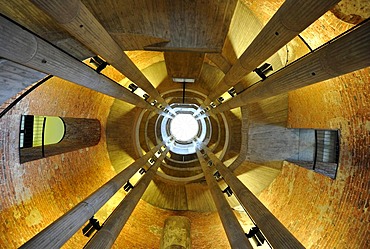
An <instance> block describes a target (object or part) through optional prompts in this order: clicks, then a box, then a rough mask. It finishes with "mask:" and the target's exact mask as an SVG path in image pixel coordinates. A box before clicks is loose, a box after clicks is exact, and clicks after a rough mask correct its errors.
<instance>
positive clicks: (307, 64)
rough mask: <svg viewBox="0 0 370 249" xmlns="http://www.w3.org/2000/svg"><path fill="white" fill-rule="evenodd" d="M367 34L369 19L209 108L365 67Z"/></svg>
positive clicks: (244, 101)
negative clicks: (234, 95) (232, 96)
mask: <svg viewBox="0 0 370 249" xmlns="http://www.w3.org/2000/svg"><path fill="white" fill-rule="evenodd" d="M369 34H370V21H367V22H365V23H363V24H362V25H359V26H357V27H355V28H354V29H353V30H351V31H349V32H348V33H346V34H344V35H342V36H340V37H338V38H335V39H334V40H332V41H330V42H329V43H327V44H326V45H324V46H322V47H320V48H318V49H316V50H314V51H313V52H311V53H310V54H308V55H306V56H304V57H302V58H301V59H299V60H297V61H296V62H293V63H292V64H290V65H288V66H287V67H285V68H283V69H281V70H280V71H278V72H276V73H274V74H272V75H270V76H269V77H267V79H266V80H264V81H261V82H259V83H257V84H256V85H254V86H252V87H250V88H248V89H247V90H245V91H244V92H242V93H241V94H239V95H237V96H236V97H234V98H232V99H230V100H229V101H226V102H224V103H223V104H221V105H219V106H217V107H216V108H215V109H213V110H212V112H213V113H218V112H223V111H226V110H230V109H233V108H236V107H239V106H243V105H246V104H248V103H252V102H256V101H259V100H262V99H266V98H270V97H273V96H276V95H279V94H282V93H287V92H289V91H293V90H296V89H299V88H302V87H305V86H309V85H312V84H315V83H318V82H321V81H324V80H328V79H331V78H334V77H338V76H340V75H343V74H346V73H350V72H353V71H356V70H359V69H362V68H365V67H368V66H370V53H369V48H370V35H369Z"/></svg>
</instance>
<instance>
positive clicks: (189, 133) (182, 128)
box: [170, 114, 199, 142]
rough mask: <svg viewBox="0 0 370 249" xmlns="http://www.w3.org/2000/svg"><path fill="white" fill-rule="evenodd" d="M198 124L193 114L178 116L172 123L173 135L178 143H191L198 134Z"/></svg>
mask: <svg viewBox="0 0 370 249" xmlns="http://www.w3.org/2000/svg"><path fill="white" fill-rule="evenodd" d="M198 129H199V127H198V122H197V121H196V120H195V118H194V117H193V116H192V115H191V114H178V115H176V117H175V118H174V119H173V120H172V121H171V124H170V131H171V134H172V135H173V136H174V137H175V139H176V140H178V141H183V142H185V141H189V140H190V139H192V138H194V137H195V135H197V133H198Z"/></svg>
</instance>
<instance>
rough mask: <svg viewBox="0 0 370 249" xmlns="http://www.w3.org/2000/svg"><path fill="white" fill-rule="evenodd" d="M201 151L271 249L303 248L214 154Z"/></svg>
mask: <svg viewBox="0 0 370 249" xmlns="http://www.w3.org/2000/svg"><path fill="white" fill-rule="evenodd" d="M203 149H204V150H205V152H206V153H207V155H208V156H209V158H210V159H211V160H212V162H213V165H214V166H215V168H216V169H217V170H218V171H219V172H220V173H221V175H222V177H223V178H224V180H225V182H226V183H227V184H228V185H229V186H230V187H231V189H232V191H233V193H234V194H235V196H236V197H237V199H238V201H239V202H240V204H242V206H243V207H244V208H245V209H246V210H247V213H248V215H249V216H250V217H251V218H252V220H253V221H254V222H255V224H256V225H257V227H258V228H259V229H260V230H261V231H262V233H263V235H264V236H265V237H266V239H267V241H268V242H269V244H270V245H271V246H272V248H292V249H298V248H305V247H304V246H303V245H302V244H301V243H300V242H299V241H298V240H297V239H296V238H295V237H294V236H293V235H292V234H291V233H290V232H289V230H288V229H286V228H285V227H284V225H283V224H281V222H280V221H279V220H278V219H277V218H276V217H275V216H274V215H273V214H272V213H271V212H270V211H269V210H268V209H267V208H266V207H265V206H264V205H263V204H262V202H260V201H259V200H258V198H257V197H256V196H254V195H253V193H252V192H251V191H250V190H249V189H248V188H247V187H246V186H245V185H244V184H243V183H242V182H241V181H240V180H239V179H238V178H237V177H236V176H235V175H234V174H233V173H232V171H231V170H230V169H228V168H227V167H226V166H225V165H224V164H223V163H222V162H221V161H220V159H218V158H217V157H216V156H215V154H213V153H212V152H211V151H210V150H209V149H208V148H207V147H204V148H203Z"/></svg>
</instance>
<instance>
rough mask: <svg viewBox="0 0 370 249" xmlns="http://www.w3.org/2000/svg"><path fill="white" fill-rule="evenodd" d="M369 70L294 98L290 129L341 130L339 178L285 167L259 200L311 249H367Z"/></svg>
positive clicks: (303, 91) (296, 93)
mask: <svg viewBox="0 0 370 249" xmlns="http://www.w3.org/2000/svg"><path fill="white" fill-rule="evenodd" d="M369 83H370V69H369V68H367V69H363V70H360V71H357V72H353V73H350V74H347V75H345V76H342V77H339V78H336V79H334V80H330V81H326V82H323V83H319V84H316V85H313V86H310V87H306V88H303V89H300V90H297V91H294V92H292V93H290V95H289V118H288V119H289V120H288V126H289V127H292V128H322V129H340V132H341V141H340V147H341V150H340V159H339V169H338V173H337V178H336V179H335V180H331V179H330V178H328V177H325V176H322V175H320V174H318V173H314V172H312V171H309V170H306V169H304V168H301V167H298V166H296V165H294V164H290V163H285V164H284V166H283V169H282V172H281V174H280V175H279V176H278V177H277V178H276V179H275V181H274V182H273V183H272V184H271V185H270V187H269V188H268V189H267V190H265V191H264V192H263V193H262V194H261V195H260V199H261V200H262V201H263V203H264V204H265V205H266V206H267V207H268V208H269V209H270V210H271V211H272V212H273V213H274V214H275V215H276V216H277V217H278V218H279V220H281V221H282V222H283V224H284V225H286V226H287V227H288V229H289V230H290V231H292V233H293V234H294V235H295V236H296V237H297V238H298V239H299V240H300V241H301V242H302V243H303V245H305V246H306V247H307V248H368V247H369V246H370V240H369V238H370V236H369V235H370V234H369V229H368V224H369V219H370V215H369V212H368V207H369V197H370V193H369V187H370V186H369V182H370V171H369V165H370V100H369V96H368V95H369V92H370V84H369Z"/></svg>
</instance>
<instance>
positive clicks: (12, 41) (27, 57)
mask: <svg viewBox="0 0 370 249" xmlns="http://www.w3.org/2000/svg"><path fill="white" fill-rule="evenodd" d="M0 57H3V58H6V59H8V60H11V61H14V62H17V63H19V64H21V65H24V66H27V67H30V68H33V69H36V70H38V71H40V72H44V73H47V74H51V75H55V76H58V77H60V78H62V79H65V80H68V81H71V82H74V83H76V84H78V85H81V86H84V87H87V88H89V89H92V90H95V91H97V92H100V93H103V94H107V95H109V96H112V97H114V98H117V99H120V100H123V101H126V102H128V103H131V104H133V105H136V106H138V107H141V108H146V109H149V110H155V109H157V108H155V107H153V106H151V105H149V104H148V103H147V102H145V101H144V100H143V99H142V98H140V97H139V96H137V95H135V94H133V93H131V92H130V91H129V90H128V89H126V88H124V87H123V86H121V85H119V84H118V83H117V82H114V81H113V80H111V79H109V78H107V77H105V76H104V75H102V74H99V73H97V72H96V71H95V70H93V69H92V68H90V67H88V66H87V65H85V64H84V63H82V62H80V61H78V60H77V59H75V58H73V57H72V56H70V55H68V54H67V53H65V52H63V51H62V50H60V49H58V48H56V47H55V46H53V45H51V44H50V43H48V42H46V41H44V40H42V39H41V38H39V37H37V36H35V35H33V34H32V33H30V32H29V31H27V30H25V29H23V28H22V27H20V26H18V25H17V24H15V23H13V22H11V21H9V20H7V19H6V18H4V17H3V16H0Z"/></svg>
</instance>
